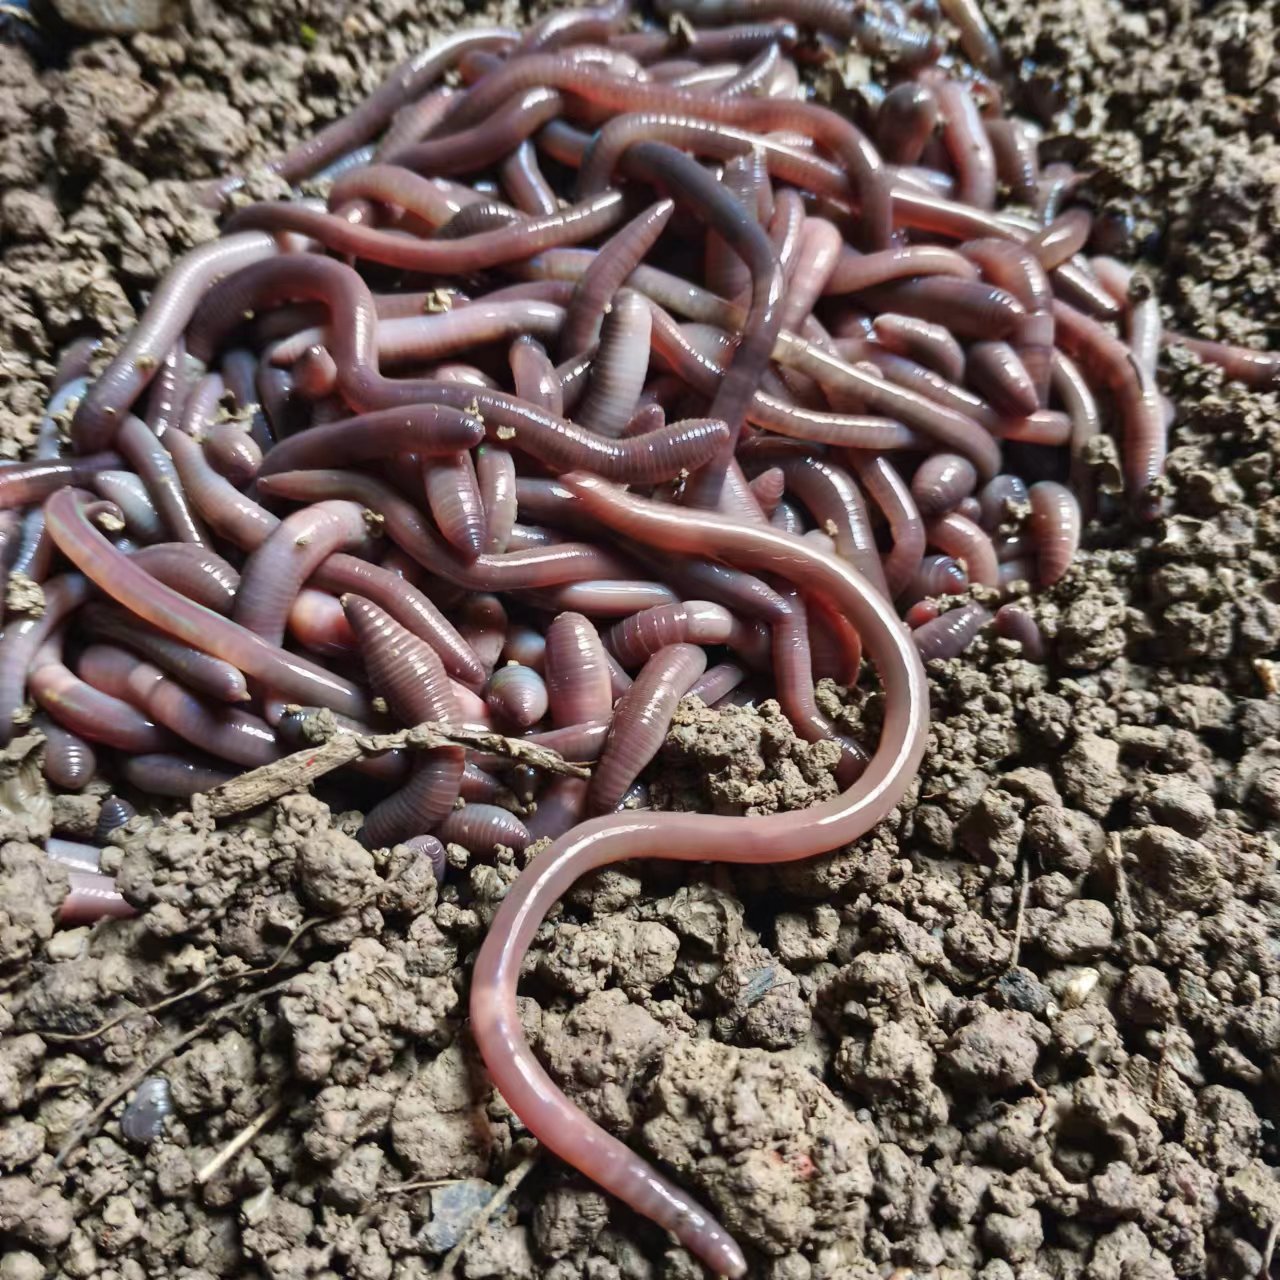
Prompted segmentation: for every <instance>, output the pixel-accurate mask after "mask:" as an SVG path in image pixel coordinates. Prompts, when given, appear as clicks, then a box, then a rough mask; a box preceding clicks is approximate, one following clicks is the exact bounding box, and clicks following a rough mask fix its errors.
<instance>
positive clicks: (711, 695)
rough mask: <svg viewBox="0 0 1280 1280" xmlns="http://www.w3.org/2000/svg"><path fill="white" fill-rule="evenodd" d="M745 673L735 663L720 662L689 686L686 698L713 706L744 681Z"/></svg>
mask: <svg viewBox="0 0 1280 1280" xmlns="http://www.w3.org/2000/svg"><path fill="white" fill-rule="evenodd" d="M746 678H747V673H746V671H745V670H744V669H743V668H742V667H740V666H738V664H737V663H735V662H720V663H717V664H716V665H715V666H714V667H708V668H707V670H706V671H705V672H704V673H703V674H702V675H701V676H699V677H698V679H697V680H695V681H694V682H693V684H691V685H690V686H689V691H688V693H686V694H685V697H686V698H700V699H701V700H702V701H703V702H704V703H705V704H706V705H707V706H709V707H711V706H714V705H715V704H716V703H717V702H719V701H720V699H721V698H725V697H727V696H728V695H729V694H731V693H732V692H733V691H734V690H735V689H736V688H737V687H738V686H739V685H740V684H741V683H742V682H743V681H744V680H745V679H746Z"/></svg>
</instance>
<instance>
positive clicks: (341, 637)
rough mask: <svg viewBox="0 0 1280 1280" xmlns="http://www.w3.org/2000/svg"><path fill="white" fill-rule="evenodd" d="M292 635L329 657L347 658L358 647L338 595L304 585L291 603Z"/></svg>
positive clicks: (303, 643)
mask: <svg viewBox="0 0 1280 1280" xmlns="http://www.w3.org/2000/svg"><path fill="white" fill-rule="evenodd" d="M286 626H287V629H288V632H289V634H290V635H291V636H292V637H293V638H294V640H296V641H297V642H298V643H299V644H300V645H301V646H302V647H303V648H304V649H310V650H311V651H312V653H319V654H322V655H324V656H326V657H335V658H346V657H349V656H350V655H351V654H352V653H354V652H355V650H356V639H355V634H354V633H353V632H352V630H351V627H350V625H349V624H348V622H347V619H346V616H345V615H344V614H343V612H342V605H341V603H340V602H339V600H338V598H337V597H336V596H332V595H330V594H329V593H328V592H327V591H319V590H317V589H316V588H315V587H302V588H300V589H299V591H298V593H297V595H295V596H294V597H293V600H292V601H291V603H290V605H289V615H288V619H287V622H286Z"/></svg>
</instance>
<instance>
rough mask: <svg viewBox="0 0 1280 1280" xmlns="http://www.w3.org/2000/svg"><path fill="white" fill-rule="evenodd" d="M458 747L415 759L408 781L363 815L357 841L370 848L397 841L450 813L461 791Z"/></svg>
mask: <svg viewBox="0 0 1280 1280" xmlns="http://www.w3.org/2000/svg"><path fill="white" fill-rule="evenodd" d="M463 768H464V762H463V751H462V748H461V747H440V748H437V749H436V750H434V751H430V752H427V753H425V754H424V755H423V756H422V758H421V759H420V760H418V761H417V762H416V763H415V765H414V768H413V772H412V773H411V774H410V776H409V780H408V781H407V782H406V783H405V784H404V786H402V787H401V788H400V789H399V790H397V791H394V792H393V793H392V794H391V795H389V796H388V797H387V798H386V799H385V800H382V801H379V803H378V804H376V805H374V807H373V808H372V809H370V810H369V812H368V813H367V814H366V815H365V820H364V827H363V828H362V829H361V832H360V839H361V841H362V842H363V843H364V844H365V845H367V846H368V847H369V848H372V849H380V848H385V847H387V846H389V845H393V844H399V843H401V842H402V841H404V840H407V839H409V838H411V837H412V836H413V834H414V833H415V832H418V833H421V831H422V828H423V827H424V826H427V827H434V826H436V825H437V823H439V822H440V820H441V819H443V818H445V817H447V816H448V815H449V814H450V813H452V812H453V807H454V805H455V803H456V802H457V800H458V797H459V795H460V793H461V790H462V773H463Z"/></svg>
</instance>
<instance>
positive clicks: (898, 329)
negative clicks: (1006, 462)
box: [873, 312, 1035, 412]
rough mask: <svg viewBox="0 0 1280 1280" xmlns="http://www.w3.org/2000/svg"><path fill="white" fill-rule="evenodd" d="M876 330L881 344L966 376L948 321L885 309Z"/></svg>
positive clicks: (956, 377) (955, 376)
mask: <svg viewBox="0 0 1280 1280" xmlns="http://www.w3.org/2000/svg"><path fill="white" fill-rule="evenodd" d="M873 333H874V336H875V340H876V341H877V342H878V343H880V345H881V346H883V347H887V348H888V349H889V350H890V351H892V352H894V353H895V354H897V355H900V356H905V357H907V359H909V360H914V361H916V362H917V363H918V364H922V365H925V366H927V367H928V368H930V369H934V370H936V371H937V372H938V373H940V374H941V375H942V376H943V377H944V378H947V379H949V380H950V381H952V382H960V381H962V380H963V378H964V371H965V354H964V351H963V349H962V348H961V346H960V344H959V343H958V342H957V341H956V339H955V336H954V335H953V334H952V332H951V330H950V329H948V328H947V327H946V326H945V325H940V324H931V323H930V322H929V321H927V320H919V319H917V318H916V317H914V316H899V315H894V314H893V313H892V312H886V313H885V314H883V315H878V316H876V318H875V323H874V326H873ZM1031 407H1032V408H1033V409H1034V408H1035V405H1034V404H1033V405H1032V406H1031ZM1028 412H1029V411H1028Z"/></svg>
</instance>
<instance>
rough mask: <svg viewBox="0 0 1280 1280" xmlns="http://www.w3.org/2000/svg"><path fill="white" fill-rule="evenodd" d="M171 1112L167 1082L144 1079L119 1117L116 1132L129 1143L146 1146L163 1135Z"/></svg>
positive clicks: (160, 1079)
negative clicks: (118, 1130) (118, 1131)
mask: <svg viewBox="0 0 1280 1280" xmlns="http://www.w3.org/2000/svg"><path fill="white" fill-rule="evenodd" d="M172 1112H173V1102H172V1100H171V1098H170V1096H169V1082H168V1080H166V1079H165V1078H164V1076H147V1078H146V1079H145V1080H143V1081H142V1082H141V1083H140V1084H139V1085H138V1087H137V1089H135V1090H134V1094H133V1097H132V1098H131V1099H130V1100H129V1105H128V1106H127V1107H125V1109H124V1111H123V1112H122V1114H121V1116H120V1132H121V1133H122V1134H124V1136H125V1137H126V1138H127V1139H128V1140H129V1141H130V1142H136V1143H138V1145H139V1146H147V1145H149V1144H150V1143H152V1142H154V1141H155V1140H156V1139H157V1138H158V1137H159V1136H160V1135H161V1134H162V1133H163V1132H164V1122H165V1120H167V1119H168V1117H169V1116H170V1115H171V1114H172Z"/></svg>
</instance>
